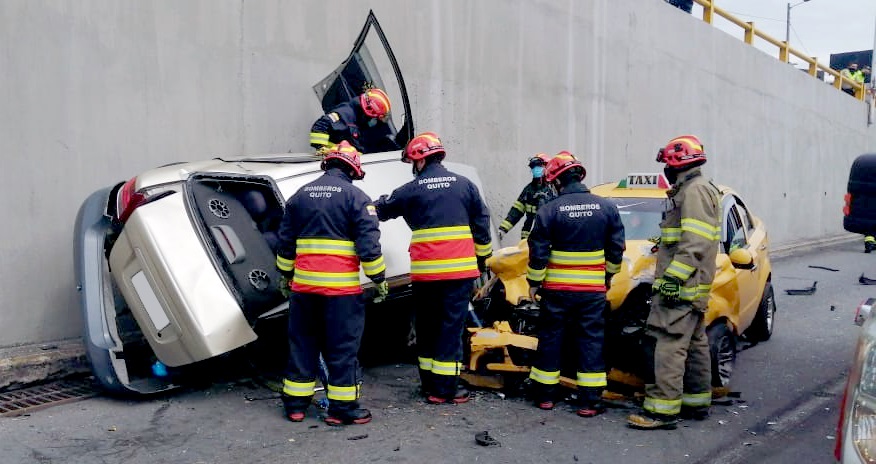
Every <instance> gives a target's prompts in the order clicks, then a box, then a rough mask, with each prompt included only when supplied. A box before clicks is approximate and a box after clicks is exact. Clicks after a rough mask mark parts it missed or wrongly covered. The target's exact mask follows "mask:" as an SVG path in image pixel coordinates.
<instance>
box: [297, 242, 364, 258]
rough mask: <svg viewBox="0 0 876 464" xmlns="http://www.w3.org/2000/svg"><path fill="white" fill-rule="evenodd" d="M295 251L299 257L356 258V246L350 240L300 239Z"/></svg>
mask: <svg viewBox="0 0 876 464" xmlns="http://www.w3.org/2000/svg"><path fill="white" fill-rule="evenodd" d="M295 251H296V252H297V253H298V254H299V255H303V254H309V255H339V256H356V245H355V244H354V243H353V242H351V241H349V240H332V239H328V238H299V239H298V240H296V241H295Z"/></svg>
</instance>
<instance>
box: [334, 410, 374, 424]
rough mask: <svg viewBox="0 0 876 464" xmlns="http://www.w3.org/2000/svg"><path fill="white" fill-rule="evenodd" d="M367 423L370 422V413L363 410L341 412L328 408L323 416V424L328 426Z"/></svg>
mask: <svg viewBox="0 0 876 464" xmlns="http://www.w3.org/2000/svg"><path fill="white" fill-rule="evenodd" d="M369 422H371V411H369V410H367V409H365V408H354V409H341V410H332V409H331V408H329V410H328V412H327V413H326V415H325V423H326V424H328V425H351V424H367V423H369Z"/></svg>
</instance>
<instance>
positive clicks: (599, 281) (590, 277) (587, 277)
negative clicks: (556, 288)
mask: <svg viewBox="0 0 876 464" xmlns="http://www.w3.org/2000/svg"><path fill="white" fill-rule="evenodd" d="M544 280H545V282H557V283H564V284H583V285H604V284H605V272H602V271H579V270H577V269H551V268H548V270H547V276H546V277H545V279H544Z"/></svg>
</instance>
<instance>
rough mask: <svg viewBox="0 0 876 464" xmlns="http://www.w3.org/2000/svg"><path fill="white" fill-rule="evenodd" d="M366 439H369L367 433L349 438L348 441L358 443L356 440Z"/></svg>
mask: <svg viewBox="0 0 876 464" xmlns="http://www.w3.org/2000/svg"><path fill="white" fill-rule="evenodd" d="M366 438H368V434H367V433H366V434H364V435H353V436H352V437H347V440H350V441H356V440H364V439H366Z"/></svg>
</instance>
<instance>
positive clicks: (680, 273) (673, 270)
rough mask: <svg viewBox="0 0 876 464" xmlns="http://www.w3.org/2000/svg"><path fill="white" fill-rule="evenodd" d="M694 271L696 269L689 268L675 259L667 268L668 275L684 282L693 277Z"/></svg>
mask: <svg viewBox="0 0 876 464" xmlns="http://www.w3.org/2000/svg"><path fill="white" fill-rule="evenodd" d="M694 271H696V268H695V267H693V266H688V265H687V264H684V263H682V262H680V261H676V260H674V259H673V260H672V262H671V263H669V267H667V268H666V273H667V274H669V275H671V276H674V277H678V278H679V279H681V280H682V281H685V280H687V279H690V276H691V275H693V273H694Z"/></svg>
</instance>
